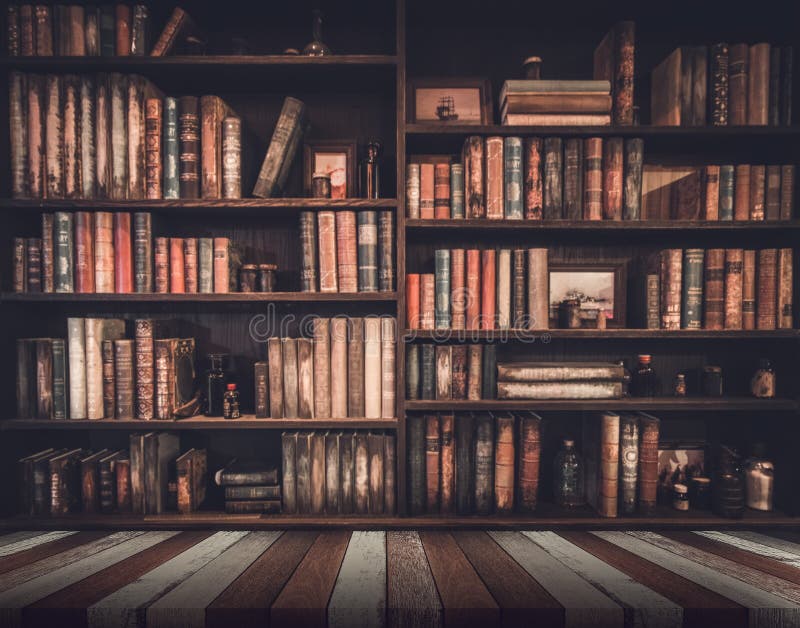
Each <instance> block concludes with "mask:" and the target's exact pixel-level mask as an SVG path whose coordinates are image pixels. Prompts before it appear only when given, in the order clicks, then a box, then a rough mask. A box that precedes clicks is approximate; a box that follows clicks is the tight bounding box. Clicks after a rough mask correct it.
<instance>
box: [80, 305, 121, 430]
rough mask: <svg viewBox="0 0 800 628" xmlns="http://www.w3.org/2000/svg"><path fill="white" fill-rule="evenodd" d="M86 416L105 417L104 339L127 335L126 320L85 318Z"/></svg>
mask: <svg viewBox="0 0 800 628" xmlns="http://www.w3.org/2000/svg"><path fill="white" fill-rule="evenodd" d="M83 320H84V326H85V332H84V334H85V335H84V337H85V343H86V345H85V346H86V348H85V351H86V355H85V368H86V375H85V377H86V415H87V416H86V418H88V419H102V418H103V352H102V343H103V340H119V339H120V338H122V337H123V336H124V335H125V321H123V320H122V319H110V318H106V319H104V318H85V319H83Z"/></svg>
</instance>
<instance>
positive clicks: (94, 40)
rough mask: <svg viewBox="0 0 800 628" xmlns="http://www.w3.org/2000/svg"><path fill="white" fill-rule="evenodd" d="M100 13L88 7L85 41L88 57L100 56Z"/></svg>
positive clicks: (85, 22) (85, 21)
mask: <svg viewBox="0 0 800 628" xmlns="http://www.w3.org/2000/svg"><path fill="white" fill-rule="evenodd" d="M99 17H100V12H99V11H98V10H97V8H96V7H86V15H85V18H84V30H85V34H84V39H85V44H86V56H87V57H99V56H100V21H99Z"/></svg>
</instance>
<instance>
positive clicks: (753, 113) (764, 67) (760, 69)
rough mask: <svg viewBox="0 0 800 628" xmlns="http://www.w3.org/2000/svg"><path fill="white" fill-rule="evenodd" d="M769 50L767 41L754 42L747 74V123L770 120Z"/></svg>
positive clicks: (754, 123) (761, 122)
mask: <svg viewBox="0 0 800 628" xmlns="http://www.w3.org/2000/svg"><path fill="white" fill-rule="evenodd" d="M769 50H770V46H769V44H766V43H760V44H753V45H752V46H750V51H749V67H748V74H747V124H749V125H765V124H768V122H769Z"/></svg>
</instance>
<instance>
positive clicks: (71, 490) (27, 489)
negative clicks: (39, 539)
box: [18, 432, 207, 516]
mask: <svg viewBox="0 0 800 628" xmlns="http://www.w3.org/2000/svg"><path fill="white" fill-rule="evenodd" d="M206 465H207V462H206V451H205V450H204V449H190V450H188V451H187V452H185V453H183V454H181V453H180V443H179V439H178V437H177V436H176V435H175V434H170V433H167V432H147V433H141V432H137V433H133V434H131V435H130V440H129V448H128V449H121V450H110V449H101V450H99V451H92V450H88V449H83V448H77V449H65V448H61V449H54V448H49V449H45V450H43V451H39V452H37V453H35V454H31V455H30V456H26V457H24V458H22V459H21V460H19V462H18V470H19V487H20V511H21V512H22V514H25V515H31V516H43V515H66V514H70V513H77V512H83V513H87V514H97V513H103V514H110V513H123V514H124V513H133V514H148V515H151V514H152V515H155V514H161V513H164V512H167V511H176V510H177V511H178V512H181V513H188V512H193V511H194V510H196V509H197V508H198V506H199V505H200V504H202V503H203V500H204V499H205V494H206Z"/></svg>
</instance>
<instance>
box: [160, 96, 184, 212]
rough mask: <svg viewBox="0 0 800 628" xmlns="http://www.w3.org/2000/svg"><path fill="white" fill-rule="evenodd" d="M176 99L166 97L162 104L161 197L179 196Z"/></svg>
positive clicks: (178, 141) (171, 197) (178, 142)
mask: <svg viewBox="0 0 800 628" xmlns="http://www.w3.org/2000/svg"><path fill="white" fill-rule="evenodd" d="M178 120H179V114H178V99H177V98H172V97H169V96H168V97H166V98H164V99H163V105H162V127H163V133H164V135H163V138H162V140H161V143H162V146H163V152H162V157H161V170H162V172H163V188H162V189H163V197H164V198H170V199H174V198H180V173H179V162H180V149H179V144H180V140H179V131H178V127H179V123H178Z"/></svg>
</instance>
